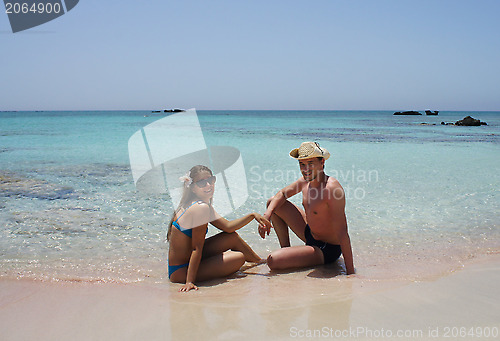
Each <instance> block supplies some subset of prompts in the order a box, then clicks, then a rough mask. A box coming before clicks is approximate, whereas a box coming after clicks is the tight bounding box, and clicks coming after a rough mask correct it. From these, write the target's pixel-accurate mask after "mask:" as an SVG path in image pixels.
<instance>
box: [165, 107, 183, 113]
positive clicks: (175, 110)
mask: <svg viewBox="0 0 500 341" xmlns="http://www.w3.org/2000/svg"><path fill="white" fill-rule="evenodd" d="M184 111H186V110H184V109H178V108H175V109H165V110H164V111H163V112H184Z"/></svg>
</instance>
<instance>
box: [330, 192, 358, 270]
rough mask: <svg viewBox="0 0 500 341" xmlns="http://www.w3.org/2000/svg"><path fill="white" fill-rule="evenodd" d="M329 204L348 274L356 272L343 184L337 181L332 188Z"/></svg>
mask: <svg viewBox="0 0 500 341" xmlns="http://www.w3.org/2000/svg"><path fill="white" fill-rule="evenodd" d="M330 190H331V194H332V195H330V198H329V200H328V201H329V205H330V207H331V209H332V211H333V212H332V214H333V224H334V228H335V231H336V234H337V239H338V241H339V244H340V249H341V250H342V256H343V257H344V263H345V268H346V272H347V274H348V275H352V274H354V273H355V269H354V261H353V257H352V247H351V238H350V237H349V232H348V230H347V219H346V216H345V193H344V189H343V188H342V186H341V185H340V184H339V183H338V182H336V183H334V184H333V185H332V186H331V188H330Z"/></svg>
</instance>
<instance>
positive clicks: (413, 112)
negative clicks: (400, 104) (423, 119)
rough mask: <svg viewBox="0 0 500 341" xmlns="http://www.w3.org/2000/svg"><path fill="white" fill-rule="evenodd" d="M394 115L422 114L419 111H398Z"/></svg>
mask: <svg viewBox="0 0 500 341" xmlns="http://www.w3.org/2000/svg"><path fill="white" fill-rule="evenodd" d="M394 115H422V114H421V113H419V112H418V111H403V112H401V111H397V112H395V113H394Z"/></svg>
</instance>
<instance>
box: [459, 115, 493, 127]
mask: <svg viewBox="0 0 500 341" xmlns="http://www.w3.org/2000/svg"><path fill="white" fill-rule="evenodd" d="M455 125H457V126H481V125H485V126H486V125H488V123H486V122H481V121H480V120H476V119H475V118H472V117H470V116H467V117H464V118H463V119H462V120H460V121H456V122H455Z"/></svg>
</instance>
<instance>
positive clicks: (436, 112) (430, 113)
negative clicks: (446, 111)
mask: <svg viewBox="0 0 500 341" xmlns="http://www.w3.org/2000/svg"><path fill="white" fill-rule="evenodd" d="M425 114H426V115H434V116H436V115H437V114H439V111H437V110H436V111H430V110H426V111H425Z"/></svg>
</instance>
